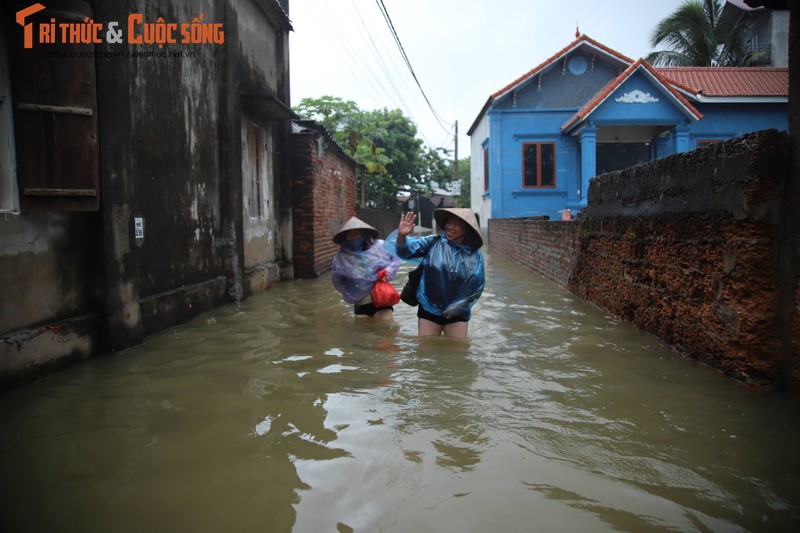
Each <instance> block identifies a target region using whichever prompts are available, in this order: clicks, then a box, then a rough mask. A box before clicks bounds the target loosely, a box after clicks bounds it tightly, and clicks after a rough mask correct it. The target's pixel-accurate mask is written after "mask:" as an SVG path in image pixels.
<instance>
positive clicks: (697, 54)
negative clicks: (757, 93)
mask: <svg viewBox="0 0 800 533" xmlns="http://www.w3.org/2000/svg"><path fill="white" fill-rule="evenodd" d="M724 6H725V0H702V1H701V0H686V1H685V2H684V3H683V4H681V5H680V7H678V9H677V10H676V11H675V12H674V13H672V14H671V15H670V16H668V17H667V18H665V19H664V20H662V21H661V22H659V23H658V26H657V27H656V29H655V31H654V32H653V37H652V39H651V45H652V46H653V48H655V47H657V46H659V45H664V46H666V48H667V50H659V51H655V52H652V53H650V55H648V56H647V62H648V63H650V64H651V65H653V66H657V67H669V66H674V67H688V66H714V67H733V66H745V65H747V64H749V63H750V52H749V50H748V46H747V41H746V32H747V22H746V20H745V18H744V16H737V15H736V14H734V10H730V11H727V12H724V11H723V7H724ZM743 14H744V13H742V15H743Z"/></svg>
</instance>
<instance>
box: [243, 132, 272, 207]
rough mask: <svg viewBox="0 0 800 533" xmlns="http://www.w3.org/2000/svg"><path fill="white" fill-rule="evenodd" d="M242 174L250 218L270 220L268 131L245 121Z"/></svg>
mask: <svg viewBox="0 0 800 533" xmlns="http://www.w3.org/2000/svg"><path fill="white" fill-rule="evenodd" d="M243 130H244V131H243V134H244V139H243V143H242V144H243V146H242V149H243V150H244V154H243V157H242V172H243V179H244V187H245V191H246V194H247V196H246V198H245V202H246V205H247V211H248V214H249V216H250V218H269V187H268V184H269V141H268V133H267V131H266V130H265V129H264V128H262V127H260V126H258V125H256V124H254V123H253V122H250V121H249V120H245V121H244V127H243Z"/></svg>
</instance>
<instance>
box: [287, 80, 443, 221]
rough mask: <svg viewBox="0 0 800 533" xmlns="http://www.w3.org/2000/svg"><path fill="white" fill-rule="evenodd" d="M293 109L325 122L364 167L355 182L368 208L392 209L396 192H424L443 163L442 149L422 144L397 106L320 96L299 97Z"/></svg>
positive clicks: (429, 188) (439, 171)
mask: <svg viewBox="0 0 800 533" xmlns="http://www.w3.org/2000/svg"><path fill="white" fill-rule="evenodd" d="M294 110H295V112H296V113H297V114H298V115H300V116H301V117H303V118H307V119H312V120H315V121H316V122H318V123H319V124H322V125H323V126H325V128H326V129H327V130H328V131H330V133H331V135H332V136H333V138H334V140H335V141H336V142H337V143H339V144H340V145H341V146H342V147H343V148H345V150H347V151H348V153H350V154H351V156H352V157H353V158H354V159H355V160H356V161H358V162H359V163H361V164H363V165H364V166H365V168H366V171H359V181H360V187H361V188H362V190H363V193H364V197H365V201H366V205H367V206H369V207H374V208H377V209H386V210H390V211H397V210H398V209H399V207H398V202H397V194H398V193H399V192H401V191H411V190H415V191H425V192H429V191H430V190H431V185H430V184H431V181H436V179H437V178H439V177H441V173H442V171H443V169H445V168H446V166H447V164H446V162H445V161H444V160H443V159H442V156H441V155H440V152H442V153H444V151H443V150H441V149H429V148H426V147H423V143H422V140H421V139H419V138H417V127H416V125H415V124H414V123H413V122H412V121H411V120H410V119H408V118H407V117H405V116H403V113H402V112H401V111H400V110H398V109H395V110H389V109H386V108H384V109H379V110H373V111H364V110H361V109H359V107H358V105H357V104H356V103H355V102H353V101H345V100H342V99H341V98H338V97H334V96H322V97H320V98H304V99H303V100H301V101H300V104H299V105H297V106H296V107H295V109H294ZM358 200H359V202H360V201H361V198H359V199H358Z"/></svg>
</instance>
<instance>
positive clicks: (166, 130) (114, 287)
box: [0, 0, 292, 392]
mask: <svg viewBox="0 0 800 533" xmlns="http://www.w3.org/2000/svg"><path fill="white" fill-rule="evenodd" d="M54 1H55V0H54ZM45 4H48V3H47V2H45ZM281 5H284V6H286V5H288V2H285V1H284V2H280V3H279V2H277V1H276V0H226V1H222V2H210V3H209V2H201V3H198V2H195V1H194V0H169V1H165V2H157V3H154V2H148V1H145V0H134V1H133V2H125V3H121V2H92V3H91V7H92V8H93V19H94V20H96V21H101V22H108V21H127V19H128V16H129V15H130V14H132V13H141V14H142V15H143V19H144V21H146V22H155V21H156V20H157V19H158V18H159V17H161V18H163V20H165V21H168V22H179V23H181V22H187V23H188V22H191V21H192V20H193V19H195V18H196V17H199V16H200V15H201V14H202V15H203V19H202V20H203V22H205V23H220V24H222V25H223V28H224V32H225V42H224V43H223V44H213V43H207V44H202V45H167V46H165V47H164V48H160V47H158V46H157V45H133V44H128V43H115V44H111V43H103V44H99V45H96V46H95V51H96V52H99V53H100V55H99V56H98V58H97V59H96V60H95V66H96V78H97V79H96V98H97V125H98V137H99V146H100V180H101V184H100V191H99V194H100V198H101V200H100V211H95V212H84V213H75V212H63V211H47V212H42V213H33V212H26V211H24V210H23V212H21V213H13V214H11V213H9V214H4V215H2V218H0V276H1V278H0V279H2V281H3V284H4V286H6V289H4V297H3V299H2V303H0V338H1V339H2V340H3V342H2V343H0V392H2V391H4V390H7V389H8V388H11V387H13V386H16V385H18V384H20V383H23V382H25V381H26V380H29V379H32V378H35V377H38V376H41V375H45V374H47V373H49V372H51V371H53V370H55V369H57V368H60V367H62V366H63V365H65V364H68V363H70V362H73V361H75V360H80V359H84V358H87V357H90V356H94V355H98V354H103V353H108V352H110V351H117V350H121V349H124V348H126V347H129V346H132V345H135V344H138V343H139V342H141V341H142V339H143V338H144V336H146V335H149V334H151V333H154V332H156V331H159V330H162V329H164V328H167V327H170V326H173V325H176V324H180V323H182V322H184V321H186V320H187V319H189V318H191V317H193V316H195V315H197V314H198V313H200V312H203V311H205V310H208V309H211V308H212V307H214V306H216V305H219V304H222V303H226V302H230V301H233V300H238V299H241V298H246V297H247V296H248V295H249V294H252V293H253V292H254V291H256V290H261V289H263V288H266V287H268V286H269V285H271V284H273V283H274V282H275V281H276V280H277V279H278V278H279V277H284V278H286V277H291V275H292V267H291V265H292V228H291V184H290V182H289V180H288V176H287V173H286V143H287V136H288V120H287V119H288V118H289V117H290V116H291V113H290V111H288V108H287V107H286V106H287V105H288V104H289V75H288V65H289V55H288V51H289V47H288V33H289V30H290V28H291V26H290V23H289V20H288V17H287V16H286V13H285V12H284V10H283V9H282V8H281ZM2 9H4V10H5V12H4V26H3V30H4V32H6V31H7V30H8V29H9V28H12V29H14V31H15V32H17V33H19V31H21V30H19V28H20V27H18V25H16V23H15V22H14V18H13V16H9V11H8V9H10V8H8V7H3V8H2ZM11 15H13V13H11ZM14 42H15V43H16V40H15V41H14ZM16 46H17V48H19V50H17V49H14V53H15V54H22V53H23V52H22V51H21V40H20V42H19V43H16ZM86 46H88V47H89V49H90V50H91V45H86ZM169 52H177V53H178V54H179V55H178V56H171V57H170V56H165V55H158V54H159V53H163V54H167V53H169ZM120 53H122V54H126V53H130V54H133V55H132V56H131V57H120V56H119V55H114V54H120ZM138 53H145V54H147V53H150V55H144V56H136V55H135V54H138ZM181 53H183V55H180V54H181ZM16 57H22V56H20V55H17V56H16ZM53 60H54V61H56V60H61V61H66V60H67V59H64V58H61V59H58V58H55V59H53ZM247 98H249V100H248V99H247ZM245 119H247V120H250V121H252V122H254V123H256V124H257V125H258V126H259V127H261V128H263V129H264V130H265V131H266V132H268V138H269V141H268V142H269V146H268V149H267V150H266V157H267V159H268V161H267V164H268V165H269V171H268V174H269V183H268V184H267V193H268V194H267V196H268V197H269V201H270V202H271V203H270V211H269V218H268V220H267V219H264V220H258V221H255V222H254V221H251V220H250V218H249V215H248V214H246V210H245V207H244V206H245V204H246V203H247V202H248V191H247V189H246V188H245V186H244V182H245V179H246V176H244V172H245V169H244V167H243V164H242V157H243V144H242V124H243V122H244V120H245ZM25 149H26V147H25V146H24V145H22V146H21V145H19V144H18V145H17V150H18V151H19V150H25ZM135 218H141V219H142V220H143V223H144V236H143V238H135V237H134V219H135Z"/></svg>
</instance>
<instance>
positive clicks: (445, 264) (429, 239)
mask: <svg viewBox="0 0 800 533" xmlns="http://www.w3.org/2000/svg"><path fill="white" fill-rule="evenodd" d="M433 217H434V218H435V219H436V223H437V224H438V225H439V226H440V227H443V228H444V235H443V236H441V237H440V236H438V235H429V236H426V237H418V238H415V237H408V235H409V234H410V233H411V232H412V231H413V229H414V222H415V221H416V218H417V217H416V215H415V214H414V213H411V212H408V213H406V214H405V215H403V216H402V217H401V218H400V223H399V224H398V226H397V237H396V239H397V255H398V256H399V257H401V258H402V259H412V258H415V257H422V258H423V259H422V278H421V279H420V284H419V288H418V289H417V299H418V300H419V309H418V311H417V318H418V327H419V334H420V335H423V336H438V335H441V334H442V333H444V334H445V335H446V336H448V337H455V338H464V337H466V336H467V330H468V324H469V319H470V317H471V316H472V307H473V306H474V305H475V302H476V301H478V298H479V297H480V295H481V293H483V286H484V283H485V279H486V278H485V270H484V265H483V254H481V252H480V247H481V246H483V238H482V237H481V232H480V227H479V226H478V221H477V219H476V218H475V213H473V212H472V209H463V208H440V209H437V210H435V211H434V212H433Z"/></svg>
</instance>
